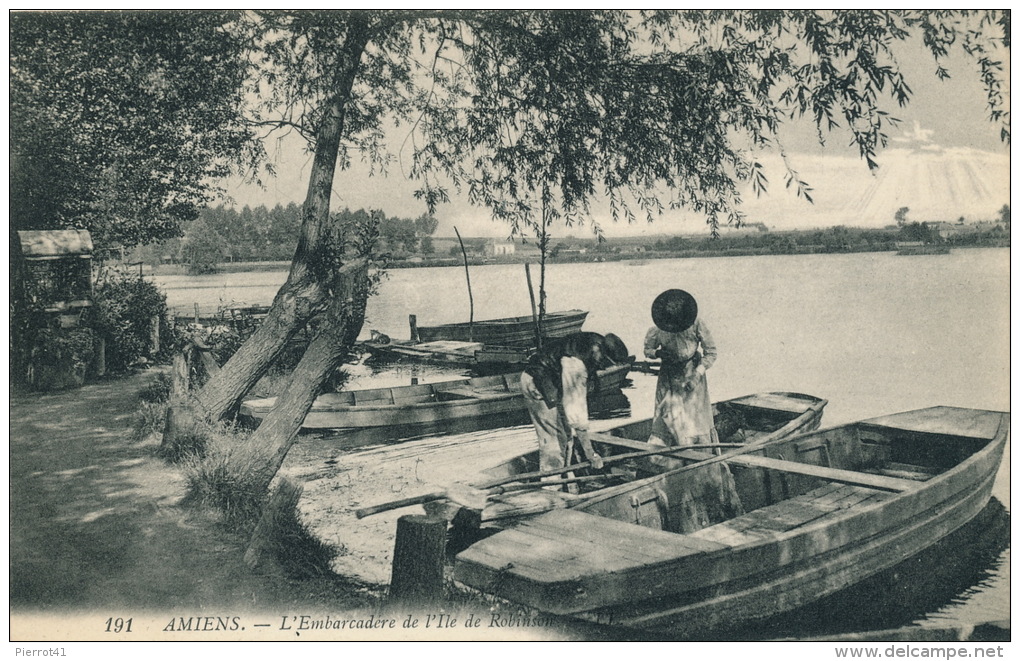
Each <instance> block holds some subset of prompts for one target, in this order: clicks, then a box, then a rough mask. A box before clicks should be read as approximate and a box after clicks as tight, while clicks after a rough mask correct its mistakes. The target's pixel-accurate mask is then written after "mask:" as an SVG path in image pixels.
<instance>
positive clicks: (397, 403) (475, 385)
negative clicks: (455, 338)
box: [241, 365, 630, 429]
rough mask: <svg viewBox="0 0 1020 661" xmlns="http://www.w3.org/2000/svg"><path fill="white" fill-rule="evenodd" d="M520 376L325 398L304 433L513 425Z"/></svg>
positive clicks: (609, 383) (259, 406) (255, 405)
mask: <svg viewBox="0 0 1020 661" xmlns="http://www.w3.org/2000/svg"><path fill="white" fill-rule="evenodd" d="M629 370H630V367H629V365H616V366H613V367H611V368H609V369H606V370H600V371H599V372H598V374H597V376H596V378H595V379H593V380H592V382H591V383H590V384H589V391H590V393H591V394H592V395H593V396H594V395H602V394H605V393H608V392H613V391H615V390H619V388H620V387H621V386H622V385H623V382H624V380H625V379H626V377H627V373H628V372H629ZM275 404H276V398H274V397H270V398H265V399H257V400H248V401H245V402H244V403H243V404H242V406H241V415H244V416H247V417H249V418H253V419H256V420H260V419H262V418H264V417H265V416H267V415H268V414H269V412H270V411H271V410H272V408H273V406H274V405H275ZM524 410H525V405H524V396H523V395H522V394H521V392H520V374H519V373H512V374H505V375H497V376H491V377H479V378H474V379H458V380H454V381H446V382H442V383H436V384H424V385H418V386H401V387H395V388H377V389H373V390H356V391H350V392H343V393H330V394H326V395H320V396H319V397H318V398H316V400H315V402H314V403H313V404H312V408H311V410H309V412H308V414H307V415H306V416H305V419H304V421H303V422H302V424H301V426H302V428H304V429H345V428H368V427H387V426H398V425H424V424H430V423H437V422H444V421H453V420H467V419H472V418H488V417H490V416H500V415H505V416H507V417H508V420H513V421H514V424H515V423H516V420H517V419H518V418H519V415H518V414H520V413H522V412H524Z"/></svg>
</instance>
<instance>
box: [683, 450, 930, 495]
mask: <svg viewBox="0 0 1020 661" xmlns="http://www.w3.org/2000/svg"><path fill="white" fill-rule="evenodd" d="M673 456H675V457H678V458H680V459H686V460H690V461H704V460H705V459H710V458H712V456H713V455H711V454H709V453H707V452H700V451H696V450H687V451H684V452H678V453H676V454H675V455H673ZM725 463H727V464H730V465H732V466H747V467H753V468H765V469H768V470H774V471H780V472H783V473H794V474H796V475H806V476H808V477H817V478H819V479H822V480H828V481H830V482H839V483H842V484H852V485H856V486H863V487H868V488H871V489H879V490H882V491H892V492H900V491H910V490H911V489H915V488H917V483H916V482H915V481H913V480H907V479H902V478H898V477H890V476H887V475H874V474H872V473H864V472H861V471H850V470H844V469H842V468H829V467H828V466H817V465H815V464H803V463H799V462H796V461H787V460H785V459H773V458H771V457H762V456H759V455H753V454H742V455H738V456H735V457H730V458H729V459H727V460H726V462H725Z"/></svg>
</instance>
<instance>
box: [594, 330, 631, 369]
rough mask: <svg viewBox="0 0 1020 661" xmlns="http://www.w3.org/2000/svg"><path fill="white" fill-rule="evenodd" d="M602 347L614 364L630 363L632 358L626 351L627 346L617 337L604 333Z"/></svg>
mask: <svg viewBox="0 0 1020 661" xmlns="http://www.w3.org/2000/svg"><path fill="white" fill-rule="evenodd" d="M602 347H603V350H604V351H605V353H606V356H607V357H608V358H609V359H610V360H612V361H613V362H614V363H616V364H618V365H619V364H622V363H628V362H629V363H632V362H634V358H633V357H632V356H631V355H630V353H629V352H628V351H627V345H626V344H624V343H623V340H621V339H620V338H619V337H618V336H616V335H613V334H612V333H606V334H605V335H604V336H603V337H602Z"/></svg>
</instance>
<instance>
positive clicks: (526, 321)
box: [417, 310, 588, 346]
mask: <svg viewBox="0 0 1020 661" xmlns="http://www.w3.org/2000/svg"><path fill="white" fill-rule="evenodd" d="M587 316H588V312H587V311H585V310H566V311H564V312H550V313H547V314H546V315H545V317H544V318H543V320H542V337H544V338H552V337H563V336H566V335H570V334H571V333H576V332H578V331H580V330H581V326H583V325H584V320H585V319H586V318H587ZM417 332H418V339H419V340H421V341H422V342H436V341H440V340H454V341H460V342H481V343H483V344H494V345H525V346H531V345H534V343H535V321H534V318H533V317H531V316H525V317H506V318H503V319H487V320H484V321H476V322H474V323H473V324H466V323H458V324H443V325H439V326H418V327H417Z"/></svg>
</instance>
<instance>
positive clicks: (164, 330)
mask: <svg viewBox="0 0 1020 661" xmlns="http://www.w3.org/2000/svg"><path fill="white" fill-rule="evenodd" d="M153 317H156V318H157V319H158V320H159V329H160V352H159V353H158V354H156V355H154V356H150V355H149V354H150V350H151V346H150V343H151V341H150V336H151V332H152V319H153ZM85 323H86V325H88V326H89V327H91V328H94V329H95V330H96V332H97V333H99V334H100V336H101V337H103V338H105V340H106V364H107V367H108V368H109V369H111V370H113V371H120V370H124V369H127V367H128V366H130V365H131V364H132V363H134V362H136V361H137V360H138V359H139V358H143V357H149V358H153V359H155V360H163V359H165V358H166V357H168V356H169V355H170V352H171V351H172V350H173V348H174V347H175V346H176V344H177V343H178V341H177V336H176V332H175V330H174V327H173V325H172V324H171V323H170V319H169V310H168V309H167V305H166V295H165V294H164V293H163V292H162V291H160V290H159V288H158V287H157V286H156V285H155V284H153V283H151V282H149V281H147V280H144V279H142V278H139V277H138V276H137V275H131V274H128V273H123V272H118V271H114V270H112V269H111V270H107V271H106V273H105V276H104V277H102V278H101V279H100V280H99V282H98V283H97V285H96V287H95V292H94V304H93V306H92V307H91V308H89V312H88V316H87V319H86V322H85Z"/></svg>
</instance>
